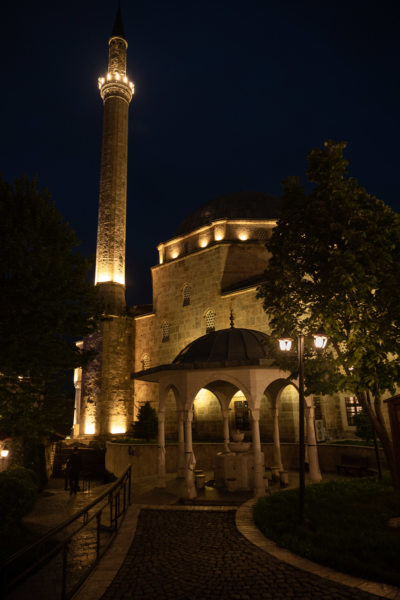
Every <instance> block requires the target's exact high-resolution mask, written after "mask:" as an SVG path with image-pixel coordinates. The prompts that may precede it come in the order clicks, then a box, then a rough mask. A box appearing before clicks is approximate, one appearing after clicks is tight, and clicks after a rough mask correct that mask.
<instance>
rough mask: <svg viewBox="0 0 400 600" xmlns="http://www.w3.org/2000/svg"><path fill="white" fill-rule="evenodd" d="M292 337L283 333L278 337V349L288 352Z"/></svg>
mask: <svg viewBox="0 0 400 600" xmlns="http://www.w3.org/2000/svg"><path fill="white" fill-rule="evenodd" d="M292 343H293V338H291V337H290V336H289V335H283V336H282V337H280V338H279V349H280V350H281V351H282V352H289V351H290V350H291V348H292Z"/></svg>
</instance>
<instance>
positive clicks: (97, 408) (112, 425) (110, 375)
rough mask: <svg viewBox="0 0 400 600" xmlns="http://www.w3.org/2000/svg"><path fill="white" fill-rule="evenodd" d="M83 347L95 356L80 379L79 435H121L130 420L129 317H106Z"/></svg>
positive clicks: (131, 344)
mask: <svg viewBox="0 0 400 600" xmlns="http://www.w3.org/2000/svg"><path fill="white" fill-rule="evenodd" d="M85 347H92V348H93V349H95V350H96V351H97V355H96V357H95V358H94V360H93V361H92V363H90V365H89V366H88V368H87V369H86V370H85V371H84V373H83V376H82V393H81V398H82V400H81V411H80V415H81V419H80V424H79V425H80V434H81V435H82V434H89V435H90V434H97V435H98V434H100V435H106V434H110V433H124V432H125V431H127V430H128V429H129V427H130V424H131V422H132V420H133V404H132V398H133V384H132V381H131V377H130V374H131V368H132V362H133V339H132V319H131V317H126V316H113V317H107V319H106V320H104V321H103V322H102V323H101V325H100V329H99V331H98V332H97V333H96V334H94V335H93V336H91V337H90V338H89V339H88V340H85Z"/></svg>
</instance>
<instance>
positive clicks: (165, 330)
mask: <svg viewBox="0 0 400 600" xmlns="http://www.w3.org/2000/svg"><path fill="white" fill-rule="evenodd" d="M161 333H162V338H161V341H163V342H169V323H168V321H164V323H163V324H162V325H161Z"/></svg>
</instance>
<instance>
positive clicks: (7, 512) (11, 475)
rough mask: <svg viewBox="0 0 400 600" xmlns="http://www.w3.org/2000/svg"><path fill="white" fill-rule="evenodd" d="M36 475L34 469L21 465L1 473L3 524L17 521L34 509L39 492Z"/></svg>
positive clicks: (0, 512) (0, 510)
mask: <svg viewBox="0 0 400 600" xmlns="http://www.w3.org/2000/svg"><path fill="white" fill-rule="evenodd" d="M35 477H36V475H35V473H34V472H33V471H31V470H29V469H25V468H24V467H20V466H15V467H11V468H10V469H8V470H7V471H3V472H1V473H0V514H1V515H2V517H3V519H2V521H3V523H2V525H3V526H5V527H7V526H9V525H11V524H13V523H16V522H17V521H19V520H20V519H21V518H22V517H23V516H24V515H26V514H27V513H28V512H29V511H30V510H32V508H33V506H34V504H35V501H36V498H37V494H38V487H37V484H36V482H35Z"/></svg>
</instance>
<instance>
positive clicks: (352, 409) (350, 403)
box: [345, 396, 362, 426]
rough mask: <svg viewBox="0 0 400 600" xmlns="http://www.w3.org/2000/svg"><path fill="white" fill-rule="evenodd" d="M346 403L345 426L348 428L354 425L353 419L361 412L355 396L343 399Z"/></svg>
mask: <svg viewBox="0 0 400 600" xmlns="http://www.w3.org/2000/svg"><path fill="white" fill-rule="evenodd" d="M345 403H346V415H347V424H348V425H350V426H353V425H354V417H355V416H356V415H358V414H359V413H360V412H361V411H362V406H361V404H360V403H359V402H358V400H357V398H356V397H355V396H349V397H348V398H345Z"/></svg>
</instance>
